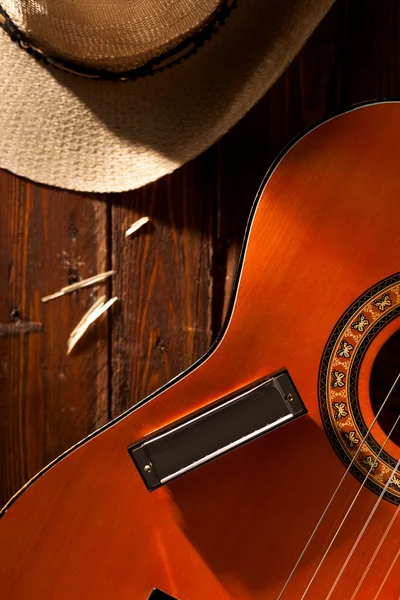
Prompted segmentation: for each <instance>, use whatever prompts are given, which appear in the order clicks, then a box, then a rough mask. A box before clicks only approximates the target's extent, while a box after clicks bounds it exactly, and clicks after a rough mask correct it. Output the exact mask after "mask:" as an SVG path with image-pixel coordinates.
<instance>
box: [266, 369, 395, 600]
mask: <svg viewBox="0 0 400 600" xmlns="http://www.w3.org/2000/svg"><path fill="white" fill-rule="evenodd" d="M399 379H400V373H399V374H398V375H397V377H396V379H395V381H394V383H393V385H392V387H391V388H390V390H389V392H388V394H387V396H386V398H385V399H384V401H383V403H382V406H381V407H380V409H379V410H378V412H377V413H376V415H375V418H374V420H373V421H372V423H371V425H370V427H369V429H368V431H367V433H366V434H365V436H364V437H363V439H362V440H361V444H360V445H359V447H358V449H357V451H356V453H355V454H354V456H353V458H352V459H351V461H350V464H349V466H348V467H347V469H346V471H345V472H344V474H343V476H342V478H341V479H340V481H339V483H338V484H337V486H336V489H335V491H334V492H333V494H332V496H331V498H330V500H329V502H328V504H327V505H326V507H325V509H324V511H323V513H322V515H321V516H320V518H319V520H318V522H317V524H316V525H315V527H314V529H313V531H312V533H311V535H310V537H309V539H308V541H307V543H306V545H305V546H304V548H303V550H302V552H301V554H300V556H299V558H298V559H297V561H296V563H295V565H294V567H293V569H292V570H291V572H290V573H289V577H288V578H287V580H286V582H285V584H284V586H283V588H282V589H281V591H280V593H279V596H278V597H277V600H280V599H281V598H282V596H283V594H284V592H285V590H286V588H287V586H288V585H289V582H290V580H291V579H292V577H293V575H294V573H295V572H296V570H297V568H298V566H299V564H300V562H301V560H302V558H303V556H304V555H305V553H306V552H307V549H308V547H309V546H310V544H311V542H312V540H313V538H314V536H315V534H316V533H317V531H318V529H319V527H320V525H321V523H322V521H323V520H324V518H325V516H326V514H327V512H328V510H329V508H330V507H331V505H332V503H333V501H334V499H335V498H336V495H337V494H338V492H339V489H340V487H341V486H342V484H343V482H344V480H345V478H346V476H347V474H348V473H349V471H350V469H351V467H352V466H353V463H354V461H355V460H356V458H357V456H358V454H359V453H360V451H361V447H362V445H363V443H364V442H365V440H366V439H367V437H368V435H369V433H370V432H371V430H372V428H373V426H374V425H375V423H376V421H377V420H378V418H379V415H380V414H381V412H382V410H383V409H384V407H385V404H386V402H387V401H388V400H389V398H390V396H391V394H392V392H393V390H394V388H395V387H396V385H397V382H398V381H399ZM371 470H372V466H371V468H370V471H369V472H368V474H367V476H369V474H370V472H371Z"/></svg>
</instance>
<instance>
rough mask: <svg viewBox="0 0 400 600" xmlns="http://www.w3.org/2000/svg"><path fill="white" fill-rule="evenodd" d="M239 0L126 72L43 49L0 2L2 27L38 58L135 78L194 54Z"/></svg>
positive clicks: (75, 69) (93, 73)
mask: <svg viewBox="0 0 400 600" xmlns="http://www.w3.org/2000/svg"><path fill="white" fill-rule="evenodd" d="M236 3H237V0H223V1H222V2H221V4H220V5H219V7H218V8H217V10H216V11H215V12H214V13H213V15H211V18H210V19H209V21H208V22H207V23H205V24H204V25H203V27H202V28H201V29H198V30H197V31H195V32H194V33H193V34H191V35H190V36H189V37H188V38H187V39H185V40H183V41H182V42H180V43H179V44H178V45H177V46H176V47H175V48H173V49H171V50H168V51H166V52H163V53H162V54H160V55H159V56H157V57H155V58H152V59H151V60H150V61H148V62H147V63H145V64H144V65H141V66H140V67H136V68H134V69H130V70H127V71H123V72H113V71H107V70H106V69H95V68H91V67H86V66H84V65H77V64H75V63H72V62H69V61H64V60H62V59H60V58H58V57H54V56H50V55H48V54H46V53H45V52H43V51H42V50H40V48H38V47H37V46H35V45H33V44H32V43H31V42H30V41H29V37H28V36H27V35H26V34H25V33H24V32H23V31H21V30H20V29H18V27H17V26H16V25H15V23H14V22H13V21H12V20H11V18H10V17H9V16H8V14H7V13H6V11H5V10H4V9H3V7H2V6H1V5H0V27H1V28H2V29H4V31H5V32H6V33H7V34H8V35H9V37H10V38H11V40H13V41H14V42H16V43H17V44H18V45H19V46H20V48H22V49H23V50H25V51H27V52H29V54H31V55H32V56H34V57H35V58H36V59H38V60H41V61H43V62H44V63H46V64H47V65H51V66H52V67H56V68H57V69H61V70H62V71H67V72H68V73H72V74H73V75H78V76H80V77H87V78H90V79H101V80H109V81H128V80H129V81H134V80H135V79H138V78H140V77H146V76H147V75H154V74H155V73H158V72H160V71H163V70H164V69H167V68H168V67H172V66H173V65H175V64H178V63H180V62H181V61H182V60H184V59H185V58H188V57H189V56H190V55H191V54H194V53H195V52H196V51H197V50H198V49H199V48H200V47H201V46H203V44H204V43H205V42H206V41H207V40H209V39H210V37H211V36H212V35H213V34H214V33H215V32H216V31H217V30H218V28H219V27H220V26H221V25H223V24H224V22H225V21H226V19H227V18H228V17H229V15H230V12H231V10H232V9H233V8H234V7H235V5H236Z"/></svg>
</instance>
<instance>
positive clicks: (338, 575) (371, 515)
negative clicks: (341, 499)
mask: <svg viewBox="0 0 400 600" xmlns="http://www.w3.org/2000/svg"><path fill="white" fill-rule="evenodd" d="M398 418H400V416H399V417H398ZM399 466H400V458H399V460H398V461H397V463H396V466H395V468H394V469H393V471H392V474H391V476H390V477H389V479H388V480H387V482H386V484H385V487H384V488H383V490H382V491H381V493H380V495H379V497H378V499H377V501H376V502H375V504H374V506H373V508H372V510H371V512H370V514H369V516H368V519H367V520H366V521H365V523H364V525H363V527H362V529H361V531H360V533H359V534H358V536H357V539H356V541H355V542H354V544H353V546H352V548H351V550H350V552H349V553H348V555H347V558H346V560H345V561H344V563H343V565H342V567H341V569H340V571H339V573H338V574H337V576H336V579H335V581H334V582H333V584H332V587H331V589H330V590H329V593H328V595H327V597H326V598H325V600H329V599H330V598H331V597H332V594H333V592H334V591H335V589H336V586H337V584H338V583H339V581H340V579H341V577H342V575H343V573H344V570H345V569H346V567H347V565H348V564H349V562H350V560H351V557H352V556H353V554H354V552H355V551H356V549H357V547H358V544H359V543H360V541H361V538H362V537H363V535H364V533H365V532H366V530H367V527H368V525H369V524H370V522H371V520H372V517H373V516H374V514H375V513H376V511H377V510H378V507H379V505H380V503H381V500H382V498H383V496H384V495H385V493H386V491H387V489H388V487H389V485H390V484H391V482H392V479H393V477H394V476H395V474H396V473H397V469H398V468H399Z"/></svg>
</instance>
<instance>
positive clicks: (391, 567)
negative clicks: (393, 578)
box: [372, 548, 400, 600]
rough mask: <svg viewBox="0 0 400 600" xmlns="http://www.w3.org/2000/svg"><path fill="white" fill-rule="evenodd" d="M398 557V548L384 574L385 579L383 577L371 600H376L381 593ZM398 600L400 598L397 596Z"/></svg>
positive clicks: (399, 553) (399, 552) (399, 554)
mask: <svg viewBox="0 0 400 600" xmlns="http://www.w3.org/2000/svg"><path fill="white" fill-rule="evenodd" d="M399 556H400V548H399V549H398V550H397V554H396V556H395V557H394V559H393V560H392V562H391V564H390V567H389V569H388V570H387V573H386V575H385V577H384V579H383V581H382V583H381V585H380V586H379V588H378V591H377V592H376V594H375V596H374V597H373V598H372V600H377V599H378V596H379V594H380V593H381V591H382V589H383V586H384V585H385V583H386V582H387V580H388V577H389V575H390V573H391V572H392V570H393V567H394V565H395V564H396V561H397V559H398V558H399ZM398 600H400V596H399V598H398Z"/></svg>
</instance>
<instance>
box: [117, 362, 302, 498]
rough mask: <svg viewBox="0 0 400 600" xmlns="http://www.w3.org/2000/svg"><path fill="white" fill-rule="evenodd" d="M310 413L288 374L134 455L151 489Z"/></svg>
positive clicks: (172, 429)
mask: <svg viewBox="0 0 400 600" xmlns="http://www.w3.org/2000/svg"><path fill="white" fill-rule="evenodd" d="M306 412H307V411H306V408H305V406H304V404H303V402H302V400H301V398H300V396H299V394H298V392H297V390H296V388H295V387H294V385H293V383H292V380H291V379H290V377H289V374H288V373H287V371H283V372H281V373H279V374H278V375H276V376H274V377H270V378H268V379H262V380H261V381H258V382H256V383H253V384H252V385H250V386H247V387H246V388H243V389H241V390H239V391H237V392H235V393H234V394H232V395H230V396H228V397H225V398H223V399H221V400H219V401H217V402H215V403H213V404H210V405H208V406H206V407H205V408H204V409H203V410H201V411H199V412H196V413H192V414H191V415H190V416H189V417H186V418H184V419H182V420H180V421H178V422H175V423H174V424H173V425H172V426H169V427H167V428H165V429H161V430H159V431H157V432H156V433H154V434H152V435H151V436H150V437H148V438H145V439H143V440H141V441H139V442H137V443H136V444H134V445H133V446H131V447H130V448H128V451H129V453H130V455H131V457H132V459H133V461H134V463H135V465H136V467H137V469H138V471H139V473H140V475H141V476H142V479H143V481H144V483H145V484H146V486H147V489H148V490H150V491H151V490H154V489H156V488H158V487H160V486H161V485H164V484H166V483H168V482H170V481H172V480H173V479H175V478H176V477H179V476H180V475H183V474H184V473H187V472H189V471H191V470H193V469H195V468H197V467H199V466H201V465H203V464H205V463H207V462H209V461H211V460H213V459H215V458H217V457H219V456H222V455H223V454H226V453H227V452H229V451H230V450H233V449H234V448H237V447H238V446H241V445H242V444H245V443H248V442H250V441H251V440H253V439H255V438H258V437H260V436H261V435H264V434H265V433H268V432H269V431H271V430H273V429H276V428H277V427H280V426H281V425H284V424H285V423H288V422H289V421H293V420H294V419H296V418H298V417H300V416H301V415H303V414H305V413H306Z"/></svg>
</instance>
